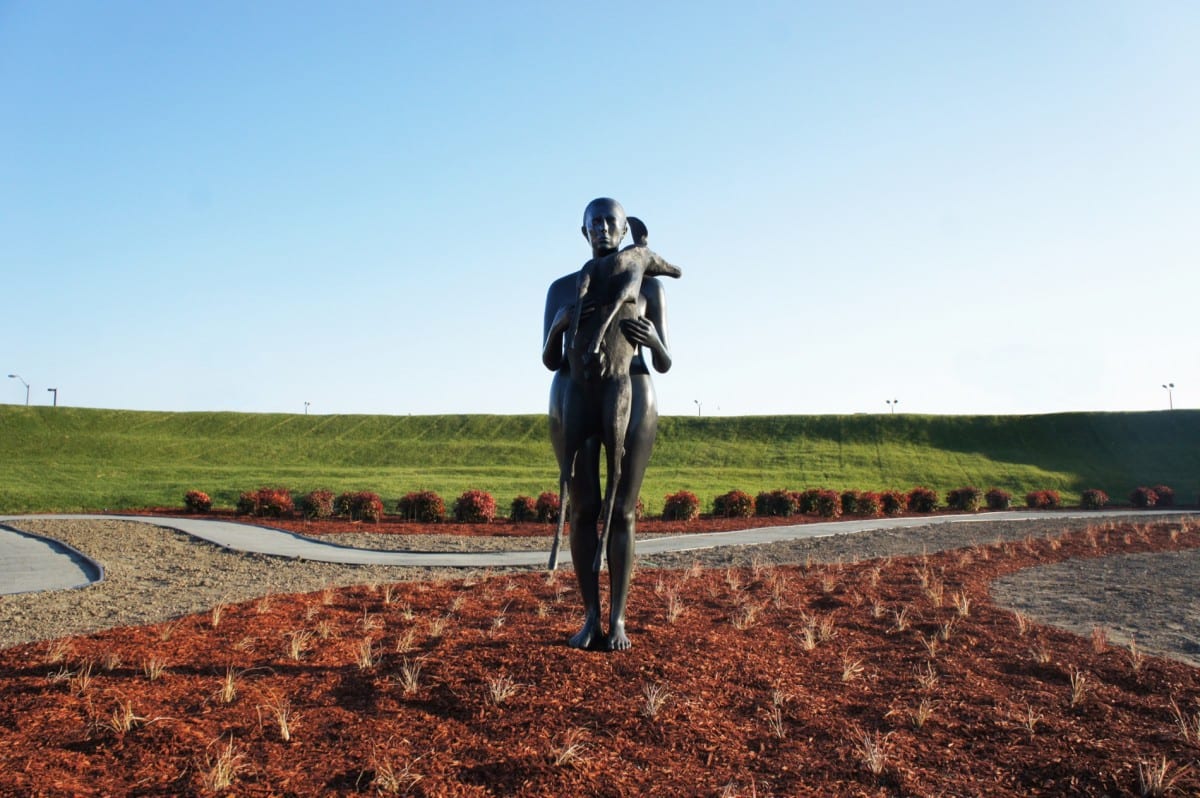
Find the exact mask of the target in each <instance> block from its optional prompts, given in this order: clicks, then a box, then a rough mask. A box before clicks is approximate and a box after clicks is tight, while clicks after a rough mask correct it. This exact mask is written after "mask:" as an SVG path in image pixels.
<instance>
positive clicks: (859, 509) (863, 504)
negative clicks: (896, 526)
mask: <svg viewBox="0 0 1200 798" xmlns="http://www.w3.org/2000/svg"><path fill="white" fill-rule="evenodd" d="M854 513H855V515H865V516H867V517H868V518H878V517H879V516H881V515H883V501H882V497H881V496H880V495H879V494H878V493H872V492H871V491H869V490H864V491H863V492H862V493H860V494H858V499H857V500H856V501H855V502H854Z"/></svg>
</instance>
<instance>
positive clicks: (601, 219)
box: [582, 197, 626, 253]
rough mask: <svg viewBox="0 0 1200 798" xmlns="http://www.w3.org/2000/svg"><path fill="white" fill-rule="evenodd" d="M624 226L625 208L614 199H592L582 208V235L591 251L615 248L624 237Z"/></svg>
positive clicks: (605, 250) (597, 251)
mask: <svg viewBox="0 0 1200 798" xmlns="http://www.w3.org/2000/svg"><path fill="white" fill-rule="evenodd" d="M625 227H626V221H625V209H624V208H622V207H621V203H619V202H617V201H616V200H615V199H609V198H608V197H600V198H599V199H594V200H592V201H591V202H589V203H588V206H587V207H586V208H584V210H583V228H582V230H583V237H584V238H586V239H587V240H588V243H589V244H591V245H592V251H593V252H596V253H600V252H608V251H610V250H614V249H616V248H617V247H618V246H619V245H620V243H621V239H622V238H624V237H625Z"/></svg>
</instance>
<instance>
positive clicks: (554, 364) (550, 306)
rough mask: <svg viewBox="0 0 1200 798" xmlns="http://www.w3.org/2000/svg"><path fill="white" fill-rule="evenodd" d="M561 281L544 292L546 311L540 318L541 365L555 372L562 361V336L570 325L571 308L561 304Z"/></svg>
mask: <svg viewBox="0 0 1200 798" xmlns="http://www.w3.org/2000/svg"><path fill="white" fill-rule="evenodd" d="M561 282H562V281H561V280H558V281H556V282H554V283H552V284H551V285H550V290H549V291H547V292H546V311H545V313H544V314H543V317H542V364H543V365H544V366H545V367H546V368H548V369H550V370H551V371H557V370H558V369H559V367H560V366H561V365H562V359H563V334H564V333H565V332H566V331H567V327H568V326H570V324H571V306H570V305H568V304H563V303H562V302H561V299H562V290H561V288H560V286H559V283H561Z"/></svg>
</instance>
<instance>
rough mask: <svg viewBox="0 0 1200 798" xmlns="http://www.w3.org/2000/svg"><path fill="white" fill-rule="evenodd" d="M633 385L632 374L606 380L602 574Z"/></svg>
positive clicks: (595, 566)
mask: <svg viewBox="0 0 1200 798" xmlns="http://www.w3.org/2000/svg"><path fill="white" fill-rule="evenodd" d="M631 392H632V388H631V387H630V383H629V375H628V374H623V375H619V376H613V377H611V378H609V379H608V380H606V381H605V382H604V394H603V397H604V401H603V403H602V405H601V408H600V410H601V424H602V426H601V430H602V434H601V441H602V443H603V444H604V456H605V464H606V472H607V477H606V480H605V488H604V505H603V509H602V510H601V522H602V523H603V526H602V527H601V532H600V546H599V548H598V549H597V551H596V562H595V563H594V564H593V566H592V570H594V571H595V572H596V573H600V566H601V564H602V561H603V557H604V554H605V549H606V548H607V546H608V537H609V533H610V532H611V530H612V518H613V508H614V507H615V506H616V498H617V490H618V489H619V487H620V485H621V468H622V465H623V462H622V461H623V460H624V458H625V431H626V429H628V427H629V412H630V400H631Z"/></svg>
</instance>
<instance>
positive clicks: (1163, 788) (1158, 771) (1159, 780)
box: [1138, 756, 1189, 798]
mask: <svg viewBox="0 0 1200 798" xmlns="http://www.w3.org/2000/svg"><path fill="white" fill-rule="evenodd" d="M1188 770H1189V768H1188V767H1187V766H1184V767H1181V768H1179V767H1176V766H1175V765H1174V764H1173V763H1171V762H1169V761H1168V760H1167V758H1166V757H1165V756H1164V757H1162V758H1161V759H1159V760H1158V761H1157V762H1138V794H1139V795H1141V796H1143V798H1151V797H1152V798H1159V796H1163V795H1166V794H1167V793H1168V792H1170V791H1171V789H1172V788H1174V786H1175V782H1177V781H1178V780H1179V779H1180V778H1181V777H1182V776H1183V775H1184V774H1186V773H1187V772H1188ZM1172 771H1174V772H1172Z"/></svg>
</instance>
